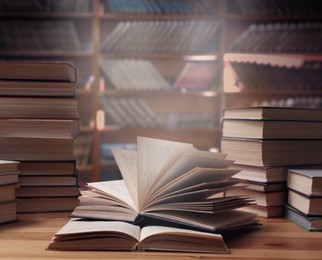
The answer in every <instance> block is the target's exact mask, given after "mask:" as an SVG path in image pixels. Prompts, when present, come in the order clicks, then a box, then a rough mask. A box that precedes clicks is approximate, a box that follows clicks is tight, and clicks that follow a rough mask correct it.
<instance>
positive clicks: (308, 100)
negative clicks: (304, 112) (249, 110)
mask: <svg viewBox="0 0 322 260" xmlns="http://www.w3.org/2000/svg"><path fill="white" fill-rule="evenodd" d="M250 106H252V107H258V106H272V107H290V108H292V107H294V108H297V107H302V108H322V97H321V96H319V95H317V96H311V95H302V96H301V95H295V96H294V95H293V96H292V97H285V98H272V99H270V100H267V99H266V98H265V99H264V100H254V101H252V102H251V104H250Z"/></svg>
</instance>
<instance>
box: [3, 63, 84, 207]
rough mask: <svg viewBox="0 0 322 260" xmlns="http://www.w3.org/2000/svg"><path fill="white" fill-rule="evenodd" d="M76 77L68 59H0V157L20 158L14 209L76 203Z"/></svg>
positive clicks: (77, 117)
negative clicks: (48, 61) (65, 61)
mask: <svg viewBox="0 0 322 260" xmlns="http://www.w3.org/2000/svg"><path fill="white" fill-rule="evenodd" d="M76 80H77V77H76V68H75V67H74V66H73V65H71V64H69V63H45V62H1V63H0V107H1V109H0V145H1V151H0V159H1V160H12V161H17V162H19V164H18V172H19V177H18V181H19V187H18V188H17V189H16V198H17V199H18V200H17V202H18V203H17V212H18V213H29V212H51V211H72V210H73V209H74V208H75V206H76V205H78V195H79V191H78V177H77V167H76V162H75V157H74V152H73V148H74V147H73V146H74V139H75V138H76V137H77V136H78V135H79V131H80V126H79V124H80V122H79V115H78V100H77V99H76V98H75V83H76Z"/></svg>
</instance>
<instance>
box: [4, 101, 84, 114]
mask: <svg viewBox="0 0 322 260" xmlns="http://www.w3.org/2000/svg"><path fill="white" fill-rule="evenodd" d="M0 109H1V110H0V117H1V118H21V119H23V118H24V119H27V118H28V119H78V118H79V114H78V99H76V98H48V97H0Z"/></svg>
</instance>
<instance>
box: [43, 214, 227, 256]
mask: <svg viewBox="0 0 322 260" xmlns="http://www.w3.org/2000/svg"><path fill="white" fill-rule="evenodd" d="M47 249H48V250H66V251H67V250H74V251H78V250H79V251H81V250H86V251H88V250H95V251H99V250H102V251H103V250H115V251H135V250H140V251H178V252H201V253H228V249H227V247H226V244H225V242H224V240H223V237H222V236H221V235H220V234H212V233H208V232H200V231H194V230H189V229H181V228H173V227H166V226H147V227H143V228H140V227H139V226H136V225H133V224H130V223H127V222H120V221H84V220H79V219H78V220H77V219H76V220H73V219H72V220H70V221H69V222H67V224H66V225H65V226H64V227H63V228H62V229H60V230H59V231H58V232H57V233H56V234H55V236H54V237H53V239H52V241H51V243H50V244H49V245H48V247H47Z"/></svg>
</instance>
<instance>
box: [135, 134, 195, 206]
mask: <svg viewBox="0 0 322 260" xmlns="http://www.w3.org/2000/svg"><path fill="white" fill-rule="evenodd" d="M179 146H182V147H191V148H192V147H193V146H192V144H186V143H179V142H172V141H165V140H159V139H152V138H146V137H138V138H137V149H138V154H137V159H138V191H139V194H138V195H139V208H141V204H142V199H143V197H144V195H145V194H146V192H147V190H148V188H149V186H150V185H151V184H152V183H153V180H154V179H155V177H156V176H157V175H158V173H159V171H160V169H161V168H162V166H163V165H164V163H165V162H166V161H167V160H168V158H169V157H170V155H171V154H172V153H173V151H174V149H175V148H176V147H179Z"/></svg>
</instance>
